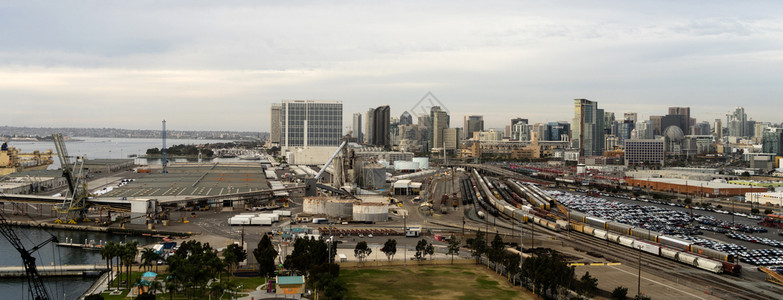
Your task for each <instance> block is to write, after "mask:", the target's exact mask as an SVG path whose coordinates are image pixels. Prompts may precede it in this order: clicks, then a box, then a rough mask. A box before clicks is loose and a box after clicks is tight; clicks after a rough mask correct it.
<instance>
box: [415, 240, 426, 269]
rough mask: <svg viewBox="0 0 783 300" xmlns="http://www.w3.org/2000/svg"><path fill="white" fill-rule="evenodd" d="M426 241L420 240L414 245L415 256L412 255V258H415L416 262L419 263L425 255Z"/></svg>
mask: <svg viewBox="0 0 783 300" xmlns="http://www.w3.org/2000/svg"><path fill="white" fill-rule="evenodd" d="M428 244H429V243H427V240H425V239H421V240H419V242H418V243H416V254H414V257H416V260H417V261H418V262H420V263H421V260H422V259H423V258H424V256H425V255H427V245H428Z"/></svg>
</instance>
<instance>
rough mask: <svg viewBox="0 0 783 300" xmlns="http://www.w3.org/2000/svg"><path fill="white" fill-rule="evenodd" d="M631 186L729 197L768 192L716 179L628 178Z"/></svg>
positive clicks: (660, 190)
mask: <svg viewBox="0 0 783 300" xmlns="http://www.w3.org/2000/svg"><path fill="white" fill-rule="evenodd" d="M625 183H626V184H627V185H629V186H633V187H638V188H641V189H652V190H655V191H659V192H669V193H677V194H685V195H693V196H697V197H701V196H703V197H728V196H741V195H745V193H754V192H757V193H760V192H766V191H767V189H766V188H763V187H749V186H743V185H736V184H728V183H722V182H716V181H700V180H685V179H679V178H626V179H625Z"/></svg>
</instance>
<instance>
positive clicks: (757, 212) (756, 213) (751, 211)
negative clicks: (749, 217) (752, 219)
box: [750, 207, 759, 215]
mask: <svg viewBox="0 0 783 300" xmlns="http://www.w3.org/2000/svg"><path fill="white" fill-rule="evenodd" d="M750 213H752V214H754V215H758V214H759V209H758V208H755V207H754V208H751V209H750Z"/></svg>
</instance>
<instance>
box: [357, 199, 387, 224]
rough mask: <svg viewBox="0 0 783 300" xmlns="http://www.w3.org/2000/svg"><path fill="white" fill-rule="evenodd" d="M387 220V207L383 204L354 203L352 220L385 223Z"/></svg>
mask: <svg viewBox="0 0 783 300" xmlns="http://www.w3.org/2000/svg"><path fill="white" fill-rule="evenodd" d="M388 219H389V205H388V204H385V203H368V202H362V203H355V204H354V205H353V220H354V221H362V222H385V221H387V220H388Z"/></svg>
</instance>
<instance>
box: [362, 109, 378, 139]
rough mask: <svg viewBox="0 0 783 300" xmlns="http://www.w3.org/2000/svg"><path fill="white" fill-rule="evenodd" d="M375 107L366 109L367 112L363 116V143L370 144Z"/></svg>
mask: <svg viewBox="0 0 783 300" xmlns="http://www.w3.org/2000/svg"><path fill="white" fill-rule="evenodd" d="M374 120H375V109H374V108H370V109H368V110H367V114H365V118H364V129H365V130H364V143H365V144H372V137H373V135H372V129H373V124H375V121H374Z"/></svg>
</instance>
